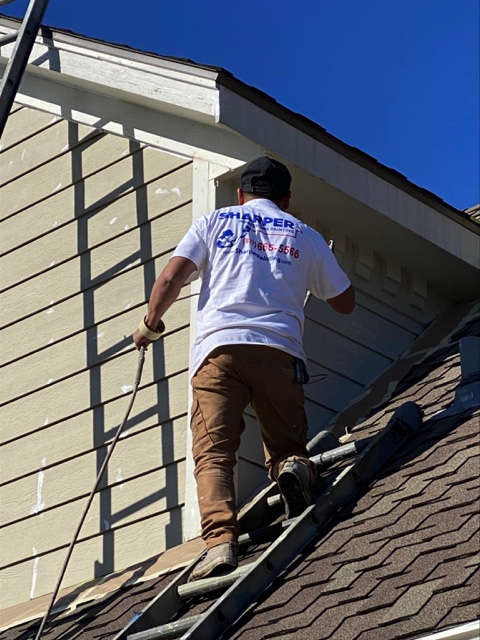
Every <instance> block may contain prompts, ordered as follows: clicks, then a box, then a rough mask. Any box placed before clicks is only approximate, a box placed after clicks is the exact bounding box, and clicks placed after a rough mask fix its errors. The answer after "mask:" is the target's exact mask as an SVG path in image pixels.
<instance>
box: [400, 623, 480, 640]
mask: <svg viewBox="0 0 480 640" xmlns="http://www.w3.org/2000/svg"><path fill="white" fill-rule="evenodd" d="M479 639H480V621H479V620H475V621H473V622H467V623H466V624H461V625H459V626H458V627H452V628H450V629H446V630H445V631H439V632H438V633H434V634H433V635H429V636H417V637H416V638H415V639H414V638H412V639H411V640H479Z"/></svg>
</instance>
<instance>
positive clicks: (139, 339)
mask: <svg viewBox="0 0 480 640" xmlns="http://www.w3.org/2000/svg"><path fill="white" fill-rule="evenodd" d="M132 338H133V342H134V343H135V348H136V349H138V350H139V351H140V349H141V348H142V347H144V348H145V351H146V350H147V347H148V345H149V344H150V343H151V340H149V339H148V338H145V336H142V334H141V333H140V329H135V331H134V332H133V334H132Z"/></svg>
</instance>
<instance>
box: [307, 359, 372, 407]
mask: <svg viewBox="0 0 480 640" xmlns="http://www.w3.org/2000/svg"><path fill="white" fill-rule="evenodd" d="M307 369H308V373H309V375H310V378H311V382H309V383H308V384H306V385H305V386H304V389H305V395H306V397H307V398H308V399H309V400H312V401H314V402H316V403H317V404H321V405H323V406H324V407H325V408H326V409H329V410H330V411H333V412H337V411H341V410H342V409H343V408H344V407H345V404H346V403H348V402H349V401H350V400H351V399H352V398H355V397H356V396H357V395H359V394H360V393H363V390H364V386H363V385H362V384H360V383H359V382H355V381H354V380H351V379H349V378H345V377H344V376H342V375H340V374H338V373H336V372H335V371H332V370H331V368H326V367H324V366H321V365H319V364H317V363H316V362H313V361H311V360H309V361H308V362H307ZM318 375H325V376H326V378H325V379H323V380H318V381H317V382H315V381H314V379H315V376H318Z"/></svg>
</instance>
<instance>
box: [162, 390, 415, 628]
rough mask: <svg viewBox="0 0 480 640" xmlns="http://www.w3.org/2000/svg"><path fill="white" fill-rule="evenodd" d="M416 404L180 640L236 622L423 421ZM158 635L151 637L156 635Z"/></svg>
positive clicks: (398, 412)
mask: <svg viewBox="0 0 480 640" xmlns="http://www.w3.org/2000/svg"><path fill="white" fill-rule="evenodd" d="M421 423H422V416H421V412H420V409H419V407H418V405H416V404H415V403H412V402H408V403H405V405H402V406H401V407H399V408H398V409H397V410H396V411H395V413H394V414H393V416H392V418H391V420H390V422H389V423H388V424H387V426H386V427H385V428H384V429H383V430H382V431H381V432H380V433H378V434H377V435H376V436H375V437H374V438H373V439H372V441H371V442H370V443H369V444H368V445H367V446H366V447H365V448H364V450H363V452H362V453H360V454H359V455H358V456H357V458H356V459H355V462H354V463H353V464H351V465H349V466H348V467H347V468H346V469H344V470H343V471H341V472H340V474H339V475H338V476H337V478H336V480H335V481H334V482H333V483H332V485H331V486H330V487H329V488H328V489H327V490H326V491H324V493H323V494H322V495H321V496H320V498H319V500H318V501H317V502H316V504H314V505H311V506H310V507H308V508H307V509H306V510H305V511H304V513H303V514H302V515H301V516H300V517H299V518H298V519H297V521H296V522H295V523H294V524H293V525H292V526H291V527H289V528H288V529H287V530H286V531H285V532H284V533H283V534H282V535H281V536H280V537H279V538H278V539H277V540H276V541H275V542H274V543H273V544H272V545H271V546H270V547H269V548H268V549H267V550H266V551H265V553H264V554H262V556H260V558H259V559H258V560H257V561H256V562H255V563H254V564H253V565H252V567H251V569H250V570H249V571H247V572H246V573H245V574H244V575H243V576H241V577H240V578H239V579H238V580H237V581H236V582H235V583H234V584H233V585H232V586H231V587H230V589H228V591H226V592H225V593H224V594H223V595H222V596H220V598H219V599H218V600H217V602H216V603H214V604H213V605H212V606H211V607H210V608H209V609H208V610H207V611H206V612H205V614H204V615H202V616H201V618H200V619H197V620H196V621H195V623H194V624H193V626H191V627H190V629H189V630H188V631H187V632H186V633H185V634H184V635H183V636H181V640H214V639H218V638H220V637H221V636H222V634H223V633H224V632H225V631H226V630H227V629H228V628H229V627H230V626H231V625H232V624H234V623H235V622H236V621H237V620H238V619H239V618H240V617H241V616H242V614H243V613H245V611H246V610H247V608H248V607H249V606H250V605H251V604H253V603H254V602H255V601H256V600H257V599H258V598H259V597H260V596H261V595H262V593H264V592H265V590H266V589H268V588H269V587H270V586H271V584H272V583H273V581H274V580H275V579H276V578H277V577H278V576H279V575H280V574H281V573H282V572H283V571H285V570H286V569H287V568H288V566H289V565H290V564H291V563H292V562H293V560H294V559H295V558H296V557H297V556H298V554H299V553H300V552H301V551H302V550H303V549H305V548H306V547H307V546H308V545H309V544H310V543H311V542H313V540H314V539H315V538H317V537H318V534H319V533H320V531H321V530H322V529H323V528H324V527H325V525H326V524H327V523H328V522H329V520H330V519H331V518H332V517H333V515H335V513H336V512H337V511H339V510H340V509H341V507H342V506H343V505H344V504H345V503H347V502H349V501H350V500H351V499H352V498H353V497H354V496H355V495H356V494H357V493H358V491H359V490H360V488H361V487H362V486H363V485H366V484H368V482H369V481H371V480H372V478H373V477H374V476H375V474H376V472H377V471H378V470H379V469H380V467H381V466H382V465H383V464H384V463H385V462H386V460H388V459H389V458H390V457H391V456H392V455H393V454H394V453H395V452H396V451H397V449H398V448H399V447H400V445H402V444H403V443H404V442H405V441H406V440H407V439H408V438H409V437H410V436H412V435H414V434H415V433H416V432H417V431H418V430H419V429H420V426H421ZM154 637H155V636H152V638H154Z"/></svg>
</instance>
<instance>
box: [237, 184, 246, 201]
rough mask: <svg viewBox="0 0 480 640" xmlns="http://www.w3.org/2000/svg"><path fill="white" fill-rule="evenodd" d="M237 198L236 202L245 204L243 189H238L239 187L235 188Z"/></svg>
mask: <svg viewBox="0 0 480 640" xmlns="http://www.w3.org/2000/svg"><path fill="white" fill-rule="evenodd" d="M237 199H238V204H245V196H244V194H243V191H242V190H241V189H240V187H238V189H237Z"/></svg>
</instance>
